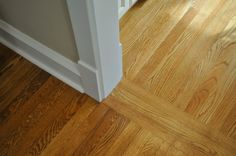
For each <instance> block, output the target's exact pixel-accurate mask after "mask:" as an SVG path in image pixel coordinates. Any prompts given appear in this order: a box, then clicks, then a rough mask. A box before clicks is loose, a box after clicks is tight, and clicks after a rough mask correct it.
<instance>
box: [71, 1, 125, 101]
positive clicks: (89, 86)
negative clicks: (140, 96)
mask: <svg viewBox="0 0 236 156" xmlns="http://www.w3.org/2000/svg"><path fill="white" fill-rule="evenodd" d="M67 4H68V10H69V13H70V18H71V22H72V27H73V31H74V35H75V39H76V44H77V48H78V53H79V56H80V60H79V61H78V64H79V65H81V66H80V67H82V68H81V69H80V72H81V77H82V83H83V86H84V89H85V92H86V93H88V94H89V95H91V96H92V97H95V98H96V99H97V100H98V101H101V100H103V99H104V98H105V97H106V96H108V95H109V93H110V92H111V91H112V89H113V88H114V87H115V86H116V85H117V83H118V82H119V81H120V79H121V77H122V53H121V47H120V44H119V23H118V22H119V19H118V3H117V1H116V0H100V1H97V0H89V1H86V0H67ZM79 5H80V6H79ZM78 6H79V9H78ZM81 22H82V23H81ZM83 37H85V38H84V39H83ZM81 40H83V41H85V40H86V42H81ZM92 56H93V57H92ZM83 67H86V68H87V69H90V73H89V72H88V70H83ZM91 82H93V83H91Z"/></svg>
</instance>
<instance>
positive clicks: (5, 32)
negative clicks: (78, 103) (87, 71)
mask: <svg viewBox="0 0 236 156" xmlns="http://www.w3.org/2000/svg"><path fill="white" fill-rule="evenodd" d="M0 42H1V43H2V44H4V45H6V46H7V47H9V48H10V49H12V50H14V51H15V52H17V53H18V54H19V55H21V56H23V57H24V58H26V59H27V60H29V61H30V62H32V63H34V64H35V65H37V66H38V67H40V68H42V69H43V70H45V71H47V72H48V73H50V74H52V75H53V76H55V77H57V78H58V79H60V80H62V81H63V82H65V83H67V84H68V85H70V86H71V87H73V88H75V89H76V90H78V91H80V92H82V93H83V92H84V89H83V87H82V83H81V74H80V72H79V70H78V68H79V67H78V65H77V64H76V63H74V62H72V61H70V60H69V59H67V58H65V57H64V56H62V55H60V54H59V53H57V52H55V51H54V50H52V49H50V48H48V47H46V46H45V45H43V44H41V43H40V42H38V41H36V40H34V39H33V38H31V37H29V36H27V35H26V34H24V33H22V32H21V31H19V30H17V29H16V28H14V27H12V26H11V25H9V24H8V23H6V22H4V21H2V20H0Z"/></svg>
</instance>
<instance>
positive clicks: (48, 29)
mask: <svg viewBox="0 0 236 156" xmlns="http://www.w3.org/2000/svg"><path fill="white" fill-rule="evenodd" d="M0 18H1V19H2V20H4V21H6V22H7V23H9V24H10V25H12V26H14V27H15V28H17V29H18V30H20V31H21V32H23V33H25V34H27V35H29V36H31V37H32V38H34V39H36V40H37V41H39V42H41V43H43V44H44V45H46V46H48V47H49V48H51V49H53V50H55V51H57V52H58V53H60V54H62V55H64V56H65V57H67V58H69V59H71V60H72V61H77V60H78V54H77V51H76V46H75V41H74V38H73V32H72V28H71V23H70V20H69V15H68V11H67V7H66V0H0Z"/></svg>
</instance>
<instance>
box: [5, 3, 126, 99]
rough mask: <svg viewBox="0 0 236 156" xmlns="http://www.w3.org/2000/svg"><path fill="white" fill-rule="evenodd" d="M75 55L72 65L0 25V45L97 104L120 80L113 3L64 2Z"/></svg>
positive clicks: (118, 47) (116, 9)
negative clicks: (76, 56) (76, 60)
mask: <svg viewBox="0 0 236 156" xmlns="http://www.w3.org/2000/svg"><path fill="white" fill-rule="evenodd" d="M67 5H68V10H69V15H70V19H71V24H72V28H73V33H74V37H75V41H76V47H77V51H78V54H79V60H78V63H74V62H72V61H70V60H68V59H67V58H65V57H63V56H61V55H60V54H59V53H57V52H55V51H53V50H52V49H50V48H48V47H46V46H45V45H43V44H41V43H39V42H38V41H36V40H34V39H32V38H31V37H29V36H27V35H26V34H24V33H22V32H20V31H19V30H17V29H15V28H14V27H12V26H10V25H9V24H7V23H5V22H4V21H0V35H1V37H0V41H1V42H2V43H3V44H5V45H7V46H8V47H9V48H11V49H13V50H14V51H16V52H17V53H19V54H20V55H22V56H23V57H25V58H26V59H28V60H29V61H31V62H32V63H34V64H36V65H37V66H39V67H40V68H42V69H44V70H46V71H47V72H49V73H50V74H52V75H54V76H55V77H57V78H59V79H60V80H62V81H64V82H65V83H67V84H68V85H70V86H72V87H74V88H75V89H77V90H79V91H81V92H84V93H86V94H88V95H90V96H91V97H92V98H94V99H96V100H97V101H102V100H103V99H104V98H106V97H107V96H108V95H109V94H110V93H111V91H112V90H113V88H114V87H116V85H117V84H118V83H119V81H120V79H121V77H122V52H121V45H120V42H119V19H118V3H117V1H116V0H99V1H97V0H89V1H87V0H67Z"/></svg>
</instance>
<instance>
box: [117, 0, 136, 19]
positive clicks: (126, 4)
mask: <svg viewBox="0 0 236 156" xmlns="http://www.w3.org/2000/svg"><path fill="white" fill-rule="evenodd" d="M137 1H138V0H118V9H119V11H118V12H119V18H121V17H123V15H124V14H125V13H126V12H127V11H128V10H129V9H130V8H131V7H132V6H133V5H134V4H135V3H136V2H137Z"/></svg>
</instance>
